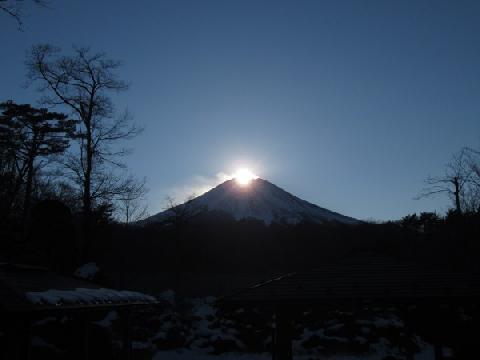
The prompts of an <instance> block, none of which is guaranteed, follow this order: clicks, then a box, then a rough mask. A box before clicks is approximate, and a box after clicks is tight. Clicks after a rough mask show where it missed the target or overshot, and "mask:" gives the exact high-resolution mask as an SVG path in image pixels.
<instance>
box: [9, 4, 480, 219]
mask: <svg viewBox="0 0 480 360" xmlns="http://www.w3.org/2000/svg"><path fill="white" fill-rule="evenodd" d="M26 12H27V17H26V19H25V25H24V31H18V30H17V28H16V25H15V23H14V21H13V20H11V19H9V18H8V17H6V16H5V15H3V14H0V37H1V40H2V49H1V56H0V62H1V65H2V66H1V81H0V99H2V100H5V99H14V100H16V101H17V102H32V103H35V102H36V101H37V100H38V99H39V97H40V96H39V94H38V93H36V92H35V91H34V89H33V88H28V89H26V88H25V87H24V86H23V85H24V82H25V68H24V66H23V59H24V55H25V52H26V50H27V49H28V48H29V47H30V46H31V45H32V44H36V43H40V42H48V43H51V44H54V45H57V46H61V47H62V48H64V49H65V50H66V51H68V50H69V49H70V48H71V46H72V45H73V44H75V45H79V46H83V45H89V46H91V47H92V49H94V50H103V51H105V52H106V53H107V54H108V55H109V56H110V57H112V58H115V59H120V60H122V61H123V62H124V66H123V67H122V69H121V72H120V75H121V78H123V79H124V80H127V81H129V82H130V83H131V88H130V90H129V91H128V92H126V93H124V94H122V95H120V96H117V97H116V104H117V106H118V108H119V110H121V109H123V108H125V107H128V109H129V110H130V111H131V112H132V113H133V114H134V116H135V119H136V121H137V122H138V123H140V124H143V125H145V126H146V131H145V132H144V134H143V135H142V136H141V137H139V138H137V139H136V140H134V141H132V143H131V146H132V147H133V148H134V149H135V152H134V154H133V155H131V156H130V157H129V158H128V160H127V163H128V165H129V168H130V170H131V171H132V172H133V173H135V174H137V175H138V176H146V177H147V179H148V186H149V188H150V189H151V191H150V194H149V200H150V205H151V210H152V212H156V211H158V210H161V208H162V206H163V202H164V198H165V196H167V195H178V196H180V195H179V194H186V193H188V192H190V191H194V190H196V191H197V192H198V190H199V189H200V188H202V187H204V186H207V185H212V184H213V183H214V182H215V181H216V176H217V175H216V174H218V173H222V172H223V173H227V174H228V173H231V172H233V171H234V170H235V168H236V167H238V166H250V167H252V168H253V169H254V170H255V171H256V173H258V175H260V176H261V177H262V178H265V179H267V180H269V181H271V182H273V183H275V184H277V185H278V186H280V187H282V188H284V189H285V190H287V191H290V192H292V193H293V194H295V195H297V196H299V197H301V198H304V199H306V200H309V201H311V202H314V203H316V204H318V205H320V206H323V207H327V208H329V209H331V210H335V211H339V212H341V213H344V214H346V215H350V216H354V217H357V218H361V219H396V218H399V217H401V216H403V215H405V214H407V213H411V212H415V211H417V212H418V211H428V210H435V209H436V210H438V211H440V212H442V211H445V209H446V207H447V205H448V200H447V199H445V198H437V199H425V200H414V199H413V198H414V196H415V195H416V194H417V193H418V192H419V190H420V189H421V188H422V186H423V180H424V179H425V177H426V176H427V175H429V174H432V175H434V174H439V173H441V172H442V171H443V169H444V165H445V163H446V162H447V161H448V160H449V158H450V156H451V154H452V153H453V152H455V151H457V150H459V149H460V148H461V147H462V146H464V145H468V146H478V145H480V116H479V114H480V66H479V65H480V42H479V41H478V39H479V37H480V21H479V19H480V2H478V1H422V0H419V1H389V0H379V1H358V0H351V1H343V0H340V1H339V0H335V1H298V0H297V1H293V0H292V1H278V0H277V1H262V0H252V1H223V0H222V1H210V0H204V1H182V0H174V1H173V0H172V1H159V0H152V1H147V0H145V1H139V2H135V3H134V2H131V1H118V0H117V1H114V0H104V1H98V0H85V1H60V0H51V6H50V8H49V9H38V8H35V7H33V6H27V7H26Z"/></svg>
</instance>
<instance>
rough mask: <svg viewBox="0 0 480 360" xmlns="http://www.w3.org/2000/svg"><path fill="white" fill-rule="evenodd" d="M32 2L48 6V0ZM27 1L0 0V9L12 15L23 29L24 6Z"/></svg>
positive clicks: (33, 0)
mask: <svg viewBox="0 0 480 360" xmlns="http://www.w3.org/2000/svg"><path fill="white" fill-rule="evenodd" d="M31 1H32V3H34V4H36V5H39V6H43V7H45V6H47V4H48V2H47V1H46V0H31ZM24 3H25V1H22V0H0V11H2V12H4V13H6V14H7V15H9V16H11V17H12V18H14V19H15V21H16V22H17V25H18V28H19V29H21V28H22V25H23V6H24Z"/></svg>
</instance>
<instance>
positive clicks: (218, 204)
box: [146, 178, 358, 224]
mask: <svg viewBox="0 0 480 360" xmlns="http://www.w3.org/2000/svg"><path fill="white" fill-rule="evenodd" d="M188 209H191V211H194V212H199V211H206V212H212V211H222V212H225V213H227V214H229V215H231V216H233V217H234V218H235V219H236V220H240V219H248V218H253V219H258V220H262V221H264V222H265V223H266V224H271V223H272V222H284V223H289V224H296V223H299V222H302V221H312V222H317V223H322V222H326V221H334V222H339V223H345V224H353V223H357V222H358V220H356V219H354V218H351V217H348V216H344V215H341V214H338V213H336V212H333V211H330V210H328V209H324V208H321V207H319V206H317V205H314V204H311V203H309V202H307V201H305V200H302V199H300V198H298V197H296V196H294V195H292V194H290V193H288V192H286V191H285V190H283V189H281V188H279V187H278V186H276V185H274V184H272V183H270V182H268V181H266V180H263V179H260V178H258V179H255V180H252V181H251V183H250V184H249V185H247V186H241V185H239V184H238V183H237V182H236V181H235V180H227V181H225V182H224V183H222V184H220V185H218V186H217V187H215V188H213V189H212V190H210V191H208V192H206V193H205V194H203V195H201V196H199V197H197V198H195V199H193V200H190V201H189V202H187V203H185V204H182V205H179V206H178V207H177V209H175V210H188ZM174 213H175V211H172V210H167V211H164V212H161V213H158V214H156V215H154V216H152V217H150V218H148V219H147V220H146V222H157V221H163V220H166V219H167V218H168V217H170V216H172V215H173V214H174Z"/></svg>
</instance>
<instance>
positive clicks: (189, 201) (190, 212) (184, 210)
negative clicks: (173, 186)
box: [165, 194, 205, 230]
mask: <svg viewBox="0 0 480 360" xmlns="http://www.w3.org/2000/svg"><path fill="white" fill-rule="evenodd" d="M195 197H196V196H195V194H192V195H190V196H188V197H187V198H186V200H185V201H184V202H183V203H181V204H179V203H178V202H176V201H175V200H174V199H173V197H171V196H167V198H166V199H165V200H166V203H167V205H166V208H165V214H166V218H165V224H167V225H171V226H173V227H174V228H175V229H177V230H179V229H181V228H182V227H183V226H185V225H186V224H188V223H189V222H190V221H191V220H192V219H194V218H195V217H197V216H198V215H200V214H201V213H202V212H203V211H204V210H205V207H202V206H196V205H195V204H194V203H193V200H194V199H195Z"/></svg>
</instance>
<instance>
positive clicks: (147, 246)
mask: <svg viewBox="0 0 480 360" xmlns="http://www.w3.org/2000/svg"><path fill="white" fill-rule="evenodd" d="M479 238H480V214H461V215H459V214H457V213H455V212H454V211H452V212H450V213H449V214H447V215H446V216H439V215H437V214H435V213H422V214H419V215H414V214H412V215H409V216H406V217H404V218H403V219H402V220H399V221H391V222H385V223H367V222H365V223H360V224H357V225H343V224H336V223H325V224H314V223H302V224H297V225H286V224H271V225H268V226H267V225H265V224H264V223H263V222H260V221H255V220H242V221H235V220H234V219H233V218H230V217H228V216H227V215H225V216H223V217H221V218H218V217H217V218H215V219H211V218H210V219H206V218H203V219H202V218H197V219H195V220H193V221H190V222H189V223H186V224H183V225H182V226H181V228H178V227H175V226H172V225H171V224H169V225H167V226H165V225H162V224H150V225H146V226H142V227H128V228H125V227H123V226H118V225H117V226H116V225H113V226H110V227H109V229H108V234H107V235H106V236H104V237H103V238H102V241H100V242H98V243H96V246H95V251H94V253H95V261H96V262H97V264H98V265H99V267H100V268H102V269H108V270H106V271H107V272H108V278H109V281H111V283H112V284H115V285H117V284H120V286H125V287H133V288H135V287H136V286H141V289H155V290H159V287H160V286H162V285H163V286H165V287H171V288H173V289H175V290H178V291H181V290H179V289H183V290H184V291H189V287H190V288H191V289H193V288H194V287H200V286H201V285H199V284H198V283H197V282H196V281H195V280H194V279H196V278H199V279H205V277H207V278H208V277H209V276H210V277H211V281H205V284H204V286H212V287H214V286H216V283H217V282H218V283H219V282H220V281H223V280H221V279H224V280H225V281H227V282H232V284H230V285H232V287H235V286H233V283H234V282H235V281H237V279H240V278H241V277H242V276H243V275H245V276H250V278H251V279H256V281H261V280H262V279H267V278H268V274H270V276H273V274H280V273H288V272H296V271H302V270H309V269H312V268H315V267H317V266H319V265H321V264H325V263H329V262H335V261H337V260H339V259H342V258H345V257H349V256H364V255H365V254H367V255H368V254H374V255H379V256H384V257H386V258H396V259H400V260H405V261H412V262H417V263H421V264H430V265H433V266H441V267H442V268H447V269H450V270H466V271H480V268H479V265H478V258H479V256H480V242H479V241H478V239H479ZM133 244H134V245H133ZM228 274H230V277H229V276H228ZM228 279H230V280H228ZM199 281H200V280H199ZM202 281H204V280H202ZM236 285H237V286H241V285H239V284H236ZM223 286H229V284H223ZM243 286H245V284H243ZM192 291H193V290H192Z"/></svg>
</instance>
